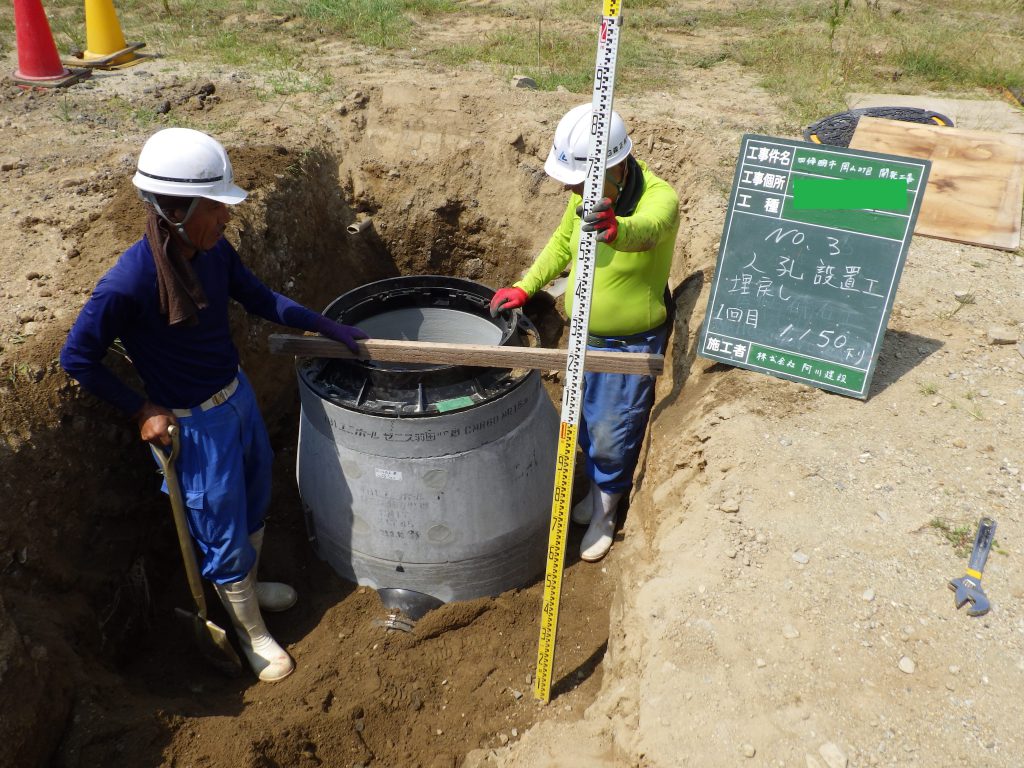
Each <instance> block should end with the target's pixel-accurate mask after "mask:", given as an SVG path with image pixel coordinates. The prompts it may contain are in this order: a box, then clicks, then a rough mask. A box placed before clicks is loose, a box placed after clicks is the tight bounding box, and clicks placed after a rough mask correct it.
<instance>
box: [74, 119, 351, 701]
mask: <svg viewBox="0 0 1024 768" xmlns="http://www.w3.org/2000/svg"><path fill="white" fill-rule="evenodd" d="M132 182H133V183H134V184H135V186H136V187H137V188H138V190H139V195H140V197H142V199H143V200H145V201H146V203H147V204H148V208H149V218H148V221H147V224H146V235H145V236H144V237H143V238H142V239H141V240H139V241H138V242H137V243H135V244H134V245H133V246H131V247H130V248H129V249H128V250H127V251H125V252H124V253H123V254H122V255H121V257H120V259H118V261H117V263H116V264H115V265H114V266H113V268H112V269H111V270H110V271H109V272H107V274H105V275H104V276H103V277H102V278H101V279H100V281H99V284H98V285H97V286H96V289H95V290H94V291H93V294H92V296H91V297H90V299H89V301H88V302H87V303H86V304H85V306H84V307H83V308H82V312H81V314H80V315H79V316H78V320H77V321H76V322H75V325H74V327H73V328H72V329H71V333H70V334H68V339H67V342H66V343H65V345H64V349H63V350H61V355H60V362H61V365H63V366H64V370H66V371H67V372H68V373H69V374H70V375H71V376H73V377H74V378H75V379H77V380H78V381H79V382H80V383H81V384H82V386H83V387H84V388H85V389H86V390H88V391H89V392H91V393H92V394H94V395H96V396H97V397H100V398H102V399H104V400H106V401H107V402H109V403H112V404H113V405H115V406H116V407H118V408H119V409H121V410H122V411H124V413H125V414H128V415H130V416H131V417H132V418H133V419H134V420H135V421H136V423H137V424H138V426H139V432H140V435H141V437H142V439H143V440H145V441H147V442H150V443H153V444H154V445H156V446H160V445H165V446H166V445H169V444H170V443H171V438H170V435H169V433H168V431H167V430H168V427H169V426H170V425H172V424H177V425H178V428H179V429H180V432H181V437H180V439H181V453H180V456H179V457H178V460H177V463H178V467H177V470H178V475H179V480H180V482H181V487H182V492H183V495H184V497H185V502H186V504H187V506H188V509H187V511H186V515H187V517H188V525H189V530H190V531H191V533H192V538H193V539H195V541H196V543H197V544H198V546H199V551H200V554H201V558H202V562H201V566H202V573H203V576H204V577H205V578H207V579H209V580H210V581H212V582H213V583H214V586H215V587H216V590H217V594H218V595H219V596H220V598H221V602H223V603H224V607H225V608H227V611H228V614H229V615H230V616H231V620H232V623H233V624H234V625H235V629H236V630H237V632H238V639H239V642H240V643H241V646H242V650H244V651H245V655H246V657H247V658H248V659H249V663H250V665H251V666H252V668H253V670H254V671H255V672H256V674H257V675H259V678H260V680H265V681H274V680H280V679H282V678H284V677H286V676H287V675H289V674H290V673H291V672H292V670H293V669H294V667H295V663H294V662H293V661H292V659H291V657H290V656H289V655H288V653H287V652H286V651H285V650H284V649H283V648H281V646H279V645H278V644H277V642H276V641H275V640H274V638H273V637H271V635H270V633H269V632H268V631H267V628H266V625H265V624H264V623H263V617H262V614H261V613H260V609H261V608H262V609H263V610H267V611H280V610H285V609H287V608H290V607H291V606H292V605H294V604H295V601H296V599H297V596H296V594H295V590H293V589H292V588H291V587H289V586H287V585H285V584H278V583H275V582H257V581H256V567H257V564H258V562H259V555H260V549H261V547H262V544H263V528H264V526H263V519H264V516H265V515H266V511H267V505H268V504H269V503H270V471H271V460H272V458H273V455H272V453H271V449H270V440H269V439H268V437H267V430H266V427H265V425H264V423H263V417H262V416H261V415H260V412H259V408H258V407H257V404H256V398H255V396H254V394H253V391H252V388H251V387H250V386H249V382H248V379H246V377H245V374H244V373H242V371H241V369H240V368H239V367H238V350H237V349H236V348H235V345H234V343H233V342H232V340H231V328H230V326H229V323H228V299H234V300H235V301H238V302H239V303H240V304H241V305H242V306H243V307H245V309H246V310H247V311H248V312H250V313H252V314H254V315H258V316H260V317H264V318H266V319H267V320H271V321H273V322H275V323H281V324H282V325H287V326H290V327H292V328H299V329H302V330H307V331H316V332H318V333H321V334H323V335H324V336H327V337H329V338H331V339H334V340H335V341H340V342H342V343H344V344H346V345H347V346H348V347H349V348H350V349H351V350H352V351H353V352H356V351H358V350H357V348H356V345H355V340H356V339H365V338H366V334H364V333H363V332H362V331H360V330H359V329H358V328H352V327H349V326H345V325H341V324H339V323H336V322H334V321H333V320H330V319H328V318H326V317H324V316H323V315H320V314H318V313H316V312H313V311H312V310H310V309H307V308H306V307H303V306H302V305H300V304H296V303H295V302H294V301H292V300H291V299H289V298H287V297H286V296H282V295H281V294H279V293H276V292H275V291H272V290H270V288H268V287H267V286H265V285H264V284H263V283H261V282H260V281H259V280H258V279H257V278H256V276H255V275H253V274H252V272H250V271H249V270H248V269H246V267H245V266H244V265H243V264H242V262H241V259H239V257H238V253H237V252H236V251H235V249H234V248H233V247H232V246H231V244H230V243H229V242H228V241H227V240H226V239H225V238H224V228H225V227H226V226H227V223H228V220H229V219H230V218H231V212H230V209H229V208H228V206H229V205H235V204H236V203H240V202H242V201H243V200H244V199H245V197H246V195H247V192H246V191H245V190H244V189H241V188H240V187H238V186H236V185H235V184H234V180H233V175H232V170H231V161H230V160H229V159H228V156H227V152H225V151H224V147H222V146H221V145H220V143H219V142H218V141H216V140H215V139H213V138H211V137H210V136H207V135H206V134H204V133H200V132H199V131H193V130H189V129H187V128H167V129H165V130H162V131H158V132H157V133H156V134H154V135H153V136H151V137H150V138H149V140H148V141H147V142H146V144H145V145H144V146H143V148H142V152H141V153H140V155H139V164H138V169H137V172H136V173H135V176H134V178H133V179H132ZM115 338H120V339H121V342H122V343H123V344H124V347H125V349H126V350H127V352H128V355H129V357H130V358H131V361H132V363H133V365H134V366H135V370H136V371H138V373H139V376H140V377H141V378H142V381H143V384H144V385H145V388H146V395H147V396H146V397H143V396H142V395H140V394H139V393H137V392H135V391H134V390H132V389H131V388H129V387H128V386H127V385H126V384H125V383H124V382H122V381H121V380H120V379H118V378H117V377H116V376H115V375H114V374H113V373H112V372H111V371H110V369H109V368H107V367H106V366H104V365H103V364H102V360H103V357H104V355H106V353H107V348H108V347H109V346H110V344H111V343H112V342H113V341H114V339H115ZM165 490H166V489H165Z"/></svg>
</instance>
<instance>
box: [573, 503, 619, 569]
mask: <svg viewBox="0 0 1024 768" xmlns="http://www.w3.org/2000/svg"><path fill="white" fill-rule="evenodd" d="M595 496H596V497H597V501H596V503H595V504H594V507H595V508H594V518H593V520H591V521H590V527H589V528H587V532H586V533H585V534H583V541H582V543H581V544H580V558H581V559H583V560H586V561H587V562H588V563H593V562H595V561H597V560H600V559H601V558H602V557H604V556H605V555H607V554H608V550H609V549H611V548H612V539H613V538H614V537H615V518H616V515H617V514H618V511H619V500H620V499H621V498H622V494H621V493H605V492H604V491H602V490H601V489H598V491H597V493H596V494H595Z"/></svg>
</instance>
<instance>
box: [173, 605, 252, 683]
mask: <svg viewBox="0 0 1024 768" xmlns="http://www.w3.org/2000/svg"><path fill="white" fill-rule="evenodd" d="M175 613H177V615H178V618H179V619H181V620H182V621H184V622H185V623H187V624H188V625H189V626H190V627H191V629H192V637H193V638H194V639H195V643H196V646H198V648H199V652H200V653H202V654H203V657H204V658H205V659H206V660H207V661H208V662H210V663H211V664H212V665H213V666H215V667H216V668H217V669H219V670H220V671H221V672H224V673H225V674H227V675H230V676H231V677H235V676H237V675H239V674H241V672H242V660H241V659H239V658H238V654H237V653H236V652H235V649H234V648H233V647H232V645H231V642H230V641H229V640H228V634H227V632H225V631H224V630H223V629H222V628H221V627H218V626H217V625H216V624H214V623H213V622H212V621H210V620H209V619H204V618H203V617H202V616H199V615H198V614H195V613H191V612H190V611H186V610H184V609H182V608H176V609H175Z"/></svg>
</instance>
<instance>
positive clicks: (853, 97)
mask: <svg viewBox="0 0 1024 768" xmlns="http://www.w3.org/2000/svg"><path fill="white" fill-rule="evenodd" d="M846 103H847V104H848V105H849V107H850V109H860V108H861V107H917V108H918V109H930V110H933V111H935V112H938V113H939V114H942V115H945V116H946V117H948V118H949V119H950V120H952V121H953V126H954V127H956V128H964V129H966V130H969V131H995V132H997V133H1018V134H1024V110H1022V109H1021V108H1020V107H1018V106H1015V105H1014V104H1011V103H1009V102H1006V101H996V100H995V99H952V98H948V97H946V96H903V95H899V94H891V93H851V94H850V95H849V96H847V97H846Z"/></svg>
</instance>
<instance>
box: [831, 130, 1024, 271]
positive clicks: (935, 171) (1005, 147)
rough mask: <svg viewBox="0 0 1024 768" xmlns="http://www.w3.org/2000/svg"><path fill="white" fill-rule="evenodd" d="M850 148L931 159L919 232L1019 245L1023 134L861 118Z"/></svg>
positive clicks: (1001, 245) (996, 245)
mask: <svg viewBox="0 0 1024 768" xmlns="http://www.w3.org/2000/svg"><path fill="white" fill-rule="evenodd" d="M850 147H851V148H854V149H866V150H870V151H873V152H884V153H886V154H890V155H902V156H904V157H919V158H924V159H928V160H931V161H932V169H931V173H930V174H929V176H928V186H927V188H926V190H925V196H924V201H923V202H922V204H921V212H920V214H919V215H918V217H917V227H916V229H915V230H914V232H915V233H916V234H919V235H927V236H928V237H937V238H941V239H943V240H954V241H956V242H958V243H971V244H974V245H984V246H988V247H991V248H999V249H1002V250H1007V251H1014V250H1016V249H1017V248H1018V247H1019V246H1020V232H1021V205H1022V203H1021V198H1022V196H1024V136H1018V135H1016V134H1003V133H992V132H988V131H967V130H962V129H960V128H943V127H941V126H931V125H923V124H920V123H906V122H902V121H899V120H882V119H880V118H877V117H862V118H861V119H860V122H859V123H858V124H857V130H856V131H855V132H854V134H853V139H852V140H851V141H850Z"/></svg>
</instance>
